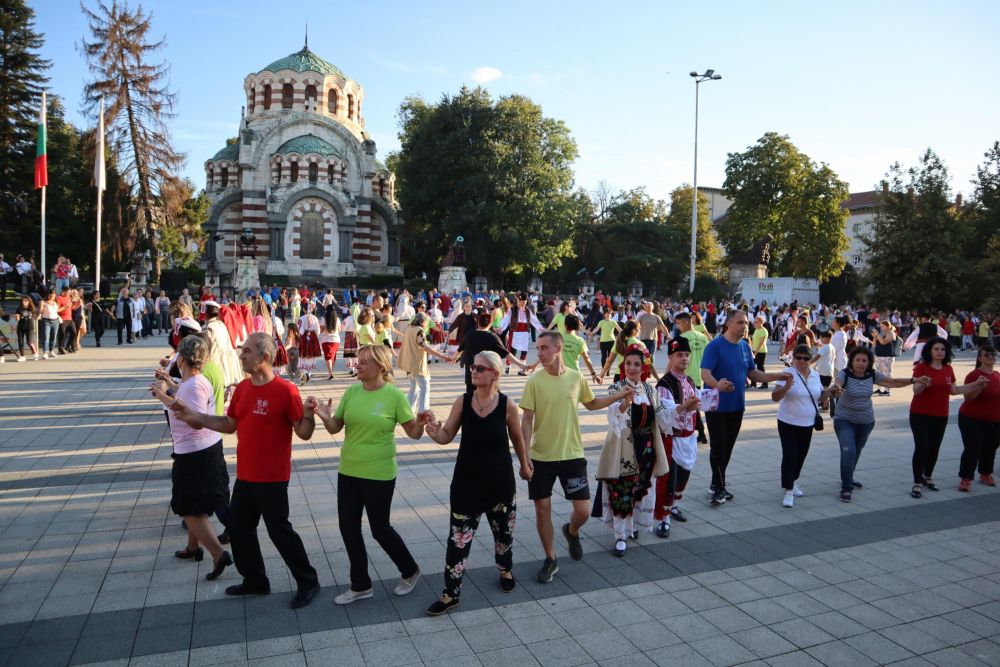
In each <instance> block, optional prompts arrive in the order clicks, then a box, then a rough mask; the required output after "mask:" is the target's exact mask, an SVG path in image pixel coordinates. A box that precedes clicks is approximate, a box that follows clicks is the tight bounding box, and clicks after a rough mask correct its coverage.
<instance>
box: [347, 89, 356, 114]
mask: <svg viewBox="0 0 1000 667" xmlns="http://www.w3.org/2000/svg"><path fill="white" fill-rule="evenodd" d="M347 117H348V118H349V119H350V120H354V95H350V94H348V96H347Z"/></svg>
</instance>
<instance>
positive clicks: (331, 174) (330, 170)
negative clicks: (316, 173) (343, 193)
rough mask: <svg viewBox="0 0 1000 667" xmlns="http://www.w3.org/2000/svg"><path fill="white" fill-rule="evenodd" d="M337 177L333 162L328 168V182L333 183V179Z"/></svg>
mask: <svg viewBox="0 0 1000 667" xmlns="http://www.w3.org/2000/svg"><path fill="white" fill-rule="evenodd" d="M335 177H336V171H335V170H334V167H333V165H332V164H331V165H330V166H329V167H327V168H326V182H327V183H329V184H330V185H333V179H334V178H335Z"/></svg>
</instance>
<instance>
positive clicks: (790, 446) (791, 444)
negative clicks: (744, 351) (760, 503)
mask: <svg viewBox="0 0 1000 667" xmlns="http://www.w3.org/2000/svg"><path fill="white" fill-rule="evenodd" d="M812 437H813V427H812V426H795V425H794V424H786V423H785V422H783V421H781V420H780V419H779V420H778V438H780V439H781V488H783V489H784V490H786V491H791V490H792V487H794V486H795V480H797V479H798V478H799V475H800V474H801V473H802V464H803V463H805V462H806V456H807V455H808V454H809V445H810V443H811V442H812Z"/></svg>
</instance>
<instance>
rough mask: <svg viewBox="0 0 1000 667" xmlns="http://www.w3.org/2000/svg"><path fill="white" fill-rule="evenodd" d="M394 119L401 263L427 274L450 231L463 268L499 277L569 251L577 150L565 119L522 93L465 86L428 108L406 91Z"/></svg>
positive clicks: (554, 261)
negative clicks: (461, 242)
mask: <svg viewBox="0 0 1000 667" xmlns="http://www.w3.org/2000/svg"><path fill="white" fill-rule="evenodd" d="M399 118H400V125H401V130H400V134H399V137H400V142H401V144H402V146H401V149H400V151H399V155H398V158H395V159H394V160H393V162H394V164H395V165H396V169H397V170H398V171H397V172H396V176H397V179H398V180H399V181H400V186H399V187H398V189H397V194H398V197H399V201H400V204H401V205H402V210H403V215H404V217H405V219H406V223H407V224H406V227H405V231H404V235H405V241H406V243H407V245H408V247H409V248H411V251H410V253H408V259H407V261H406V264H407V268H408V269H410V270H415V271H427V272H428V273H434V272H436V271H437V268H438V266H439V263H440V260H441V259H442V257H443V256H444V254H445V252H446V251H447V248H448V247H449V245H450V244H451V243H453V242H454V239H455V238H456V237H457V236H463V237H464V239H465V248H466V258H467V262H466V263H467V264H468V266H469V267H470V268H472V269H473V270H482V271H483V272H484V273H485V274H486V275H487V276H488V277H490V278H491V279H492V280H494V281H498V282H499V283H500V284H503V281H504V280H505V279H506V278H508V277H510V276H513V275H516V274H521V273H523V272H525V271H527V270H529V269H531V270H534V271H539V272H541V271H545V270H546V269H548V268H551V267H555V266H558V265H559V263H560V262H561V261H562V260H563V259H564V258H566V257H570V256H572V254H573V247H572V230H573V221H574V220H573V218H574V214H575V211H576V206H575V203H574V200H573V197H572V190H571V188H572V185H573V172H572V169H571V164H572V162H573V160H574V159H575V158H576V154H577V149H576V143H575V142H574V141H573V139H572V138H571V137H570V134H569V130H568V129H567V127H566V126H565V124H563V123H562V122H561V121H557V120H553V119H551V118H546V117H545V116H544V115H543V114H542V109H541V107H539V106H538V105H537V104H534V103H533V102H531V100H529V99H527V98H525V97H522V96H519V95H512V96H509V97H502V98H500V99H499V100H497V101H496V102H494V101H493V99H492V98H491V96H490V94H489V93H488V92H487V91H486V90H484V89H482V88H475V89H471V90H470V89H469V88H465V87H463V88H462V89H461V90H460V91H459V93H458V94H457V95H454V96H449V95H445V96H443V97H442V98H441V101H440V102H439V103H437V104H434V105H431V104H428V103H426V102H425V101H423V100H422V99H419V98H408V99H406V100H404V102H403V104H402V105H401V107H400V110H399Z"/></svg>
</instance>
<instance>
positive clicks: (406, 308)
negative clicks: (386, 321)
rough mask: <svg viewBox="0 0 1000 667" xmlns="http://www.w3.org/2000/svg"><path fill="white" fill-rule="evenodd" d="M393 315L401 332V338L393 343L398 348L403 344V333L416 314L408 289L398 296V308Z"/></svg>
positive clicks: (395, 323) (397, 328) (395, 324)
mask: <svg viewBox="0 0 1000 667" xmlns="http://www.w3.org/2000/svg"><path fill="white" fill-rule="evenodd" d="M392 315H393V321H394V326H395V328H396V330H397V331H398V332H399V338H398V339H396V341H395V342H394V343H393V347H396V348H398V347H400V346H401V345H402V341H403V334H405V333H406V329H407V327H409V326H410V320H412V319H413V316H414V315H416V310H414V308H413V306H412V305H411V304H410V293H409V292H408V291H407V290H403V293H402V294H400V295H399V296H398V297H396V309H395V311H394V312H393V314H392Z"/></svg>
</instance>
